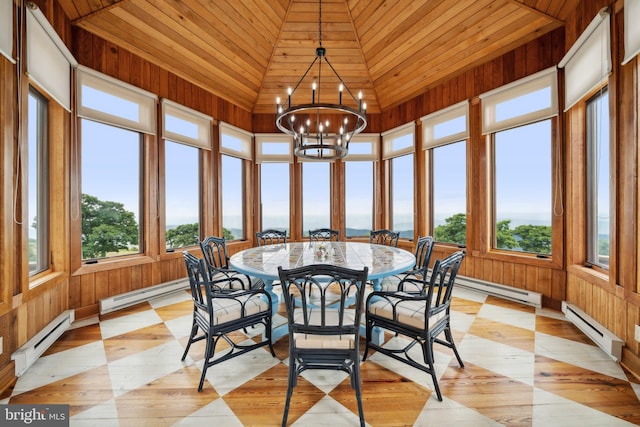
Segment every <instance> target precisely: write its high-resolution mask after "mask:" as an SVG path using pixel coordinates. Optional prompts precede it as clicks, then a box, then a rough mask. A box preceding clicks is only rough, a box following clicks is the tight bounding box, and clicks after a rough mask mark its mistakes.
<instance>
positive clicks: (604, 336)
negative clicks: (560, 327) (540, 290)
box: [562, 301, 624, 362]
mask: <svg viewBox="0 0 640 427" xmlns="http://www.w3.org/2000/svg"><path fill="white" fill-rule="evenodd" d="M562 312H563V313H564V315H565V317H566V318H567V320H569V321H570V322H571V323H573V324H574V325H575V326H576V327H577V328H578V329H580V330H581V331H582V332H583V333H584V334H585V335H586V336H588V337H589V338H590V339H591V340H592V341H593V342H594V343H596V344H597V345H598V347H600V348H601V349H602V350H603V351H604V352H605V353H607V354H608V355H609V356H610V357H611V358H612V359H613V360H615V361H616V362H619V361H620V359H621V358H622V346H623V345H624V341H622V340H621V339H620V338H619V337H617V336H616V335H614V334H613V333H612V332H611V331H609V330H608V329H607V328H605V327H604V326H602V325H601V324H600V323H598V322H597V321H596V320H595V319H593V318H591V316H589V315H588V314H587V313H585V312H584V311H582V310H580V309H579V308H578V307H576V306H575V305H573V304H570V303H568V302H566V301H562Z"/></svg>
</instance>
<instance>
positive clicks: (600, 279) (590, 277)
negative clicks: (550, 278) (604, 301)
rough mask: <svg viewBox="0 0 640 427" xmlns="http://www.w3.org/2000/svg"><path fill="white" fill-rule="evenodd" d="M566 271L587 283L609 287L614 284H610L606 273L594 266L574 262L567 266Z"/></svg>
mask: <svg viewBox="0 0 640 427" xmlns="http://www.w3.org/2000/svg"><path fill="white" fill-rule="evenodd" d="M567 273H568V274H573V275H574V276H576V277H578V278H580V279H582V280H585V281H587V282H589V283H593V284H595V285H598V286H600V287H601V288H605V289H610V288H613V286H615V285H612V284H611V282H610V280H609V274H608V273H605V272H602V271H598V270H596V269H594V268H590V267H587V266H584V265H582V264H574V265H570V266H568V267H567Z"/></svg>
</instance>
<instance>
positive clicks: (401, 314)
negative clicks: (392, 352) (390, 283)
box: [367, 297, 446, 329]
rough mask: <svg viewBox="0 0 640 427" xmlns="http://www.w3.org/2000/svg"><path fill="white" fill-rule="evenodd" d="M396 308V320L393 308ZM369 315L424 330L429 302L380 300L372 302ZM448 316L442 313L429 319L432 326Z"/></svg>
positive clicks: (395, 299)
mask: <svg viewBox="0 0 640 427" xmlns="http://www.w3.org/2000/svg"><path fill="white" fill-rule="evenodd" d="M394 305H395V307H396V312H395V319H394V313H393V306H394ZM367 310H368V311H369V313H371V314H374V315H376V316H380V317H384V318H385V319H389V320H394V321H396V322H398V323H401V324H403V325H407V326H410V327H412V328H416V329H424V327H425V312H426V310H427V302H426V301H425V300H424V299H423V300H417V301H416V300H401V299H399V298H394V297H388V298H379V299H377V300H375V301H374V302H372V303H371V304H370V305H369V307H368V308H367ZM445 316H446V312H445V311H444V310H443V311H440V312H438V313H436V314H434V315H432V316H431V317H430V318H429V323H430V324H432V325H433V324H435V323H437V322H438V321H439V320H441V319H443V318H444V317H445Z"/></svg>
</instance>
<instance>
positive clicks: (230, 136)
mask: <svg viewBox="0 0 640 427" xmlns="http://www.w3.org/2000/svg"><path fill="white" fill-rule="evenodd" d="M252 138H253V134H252V133H251V132H247V131H246V130H242V129H240V128H237V127H235V126H231V125H229V124H226V123H222V122H221V123H220V152H221V153H222V154H228V155H230V156H234V157H239V158H241V159H246V160H252V159H253V149H252V148H253V147H252V144H251V140H252Z"/></svg>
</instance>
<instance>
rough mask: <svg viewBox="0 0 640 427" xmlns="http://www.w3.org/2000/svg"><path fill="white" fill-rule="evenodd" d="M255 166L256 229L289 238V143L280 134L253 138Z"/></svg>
mask: <svg viewBox="0 0 640 427" xmlns="http://www.w3.org/2000/svg"><path fill="white" fill-rule="evenodd" d="M256 163H258V164H259V165H260V215H261V216H260V224H261V225H260V228H261V229H262V230H267V229H275V230H280V231H286V232H287V234H288V235H291V230H290V226H289V216H290V211H291V206H290V197H291V194H290V192H291V189H290V180H291V177H290V165H291V163H293V151H292V145H291V141H290V140H289V139H288V138H286V135H283V134H260V135H256Z"/></svg>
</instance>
